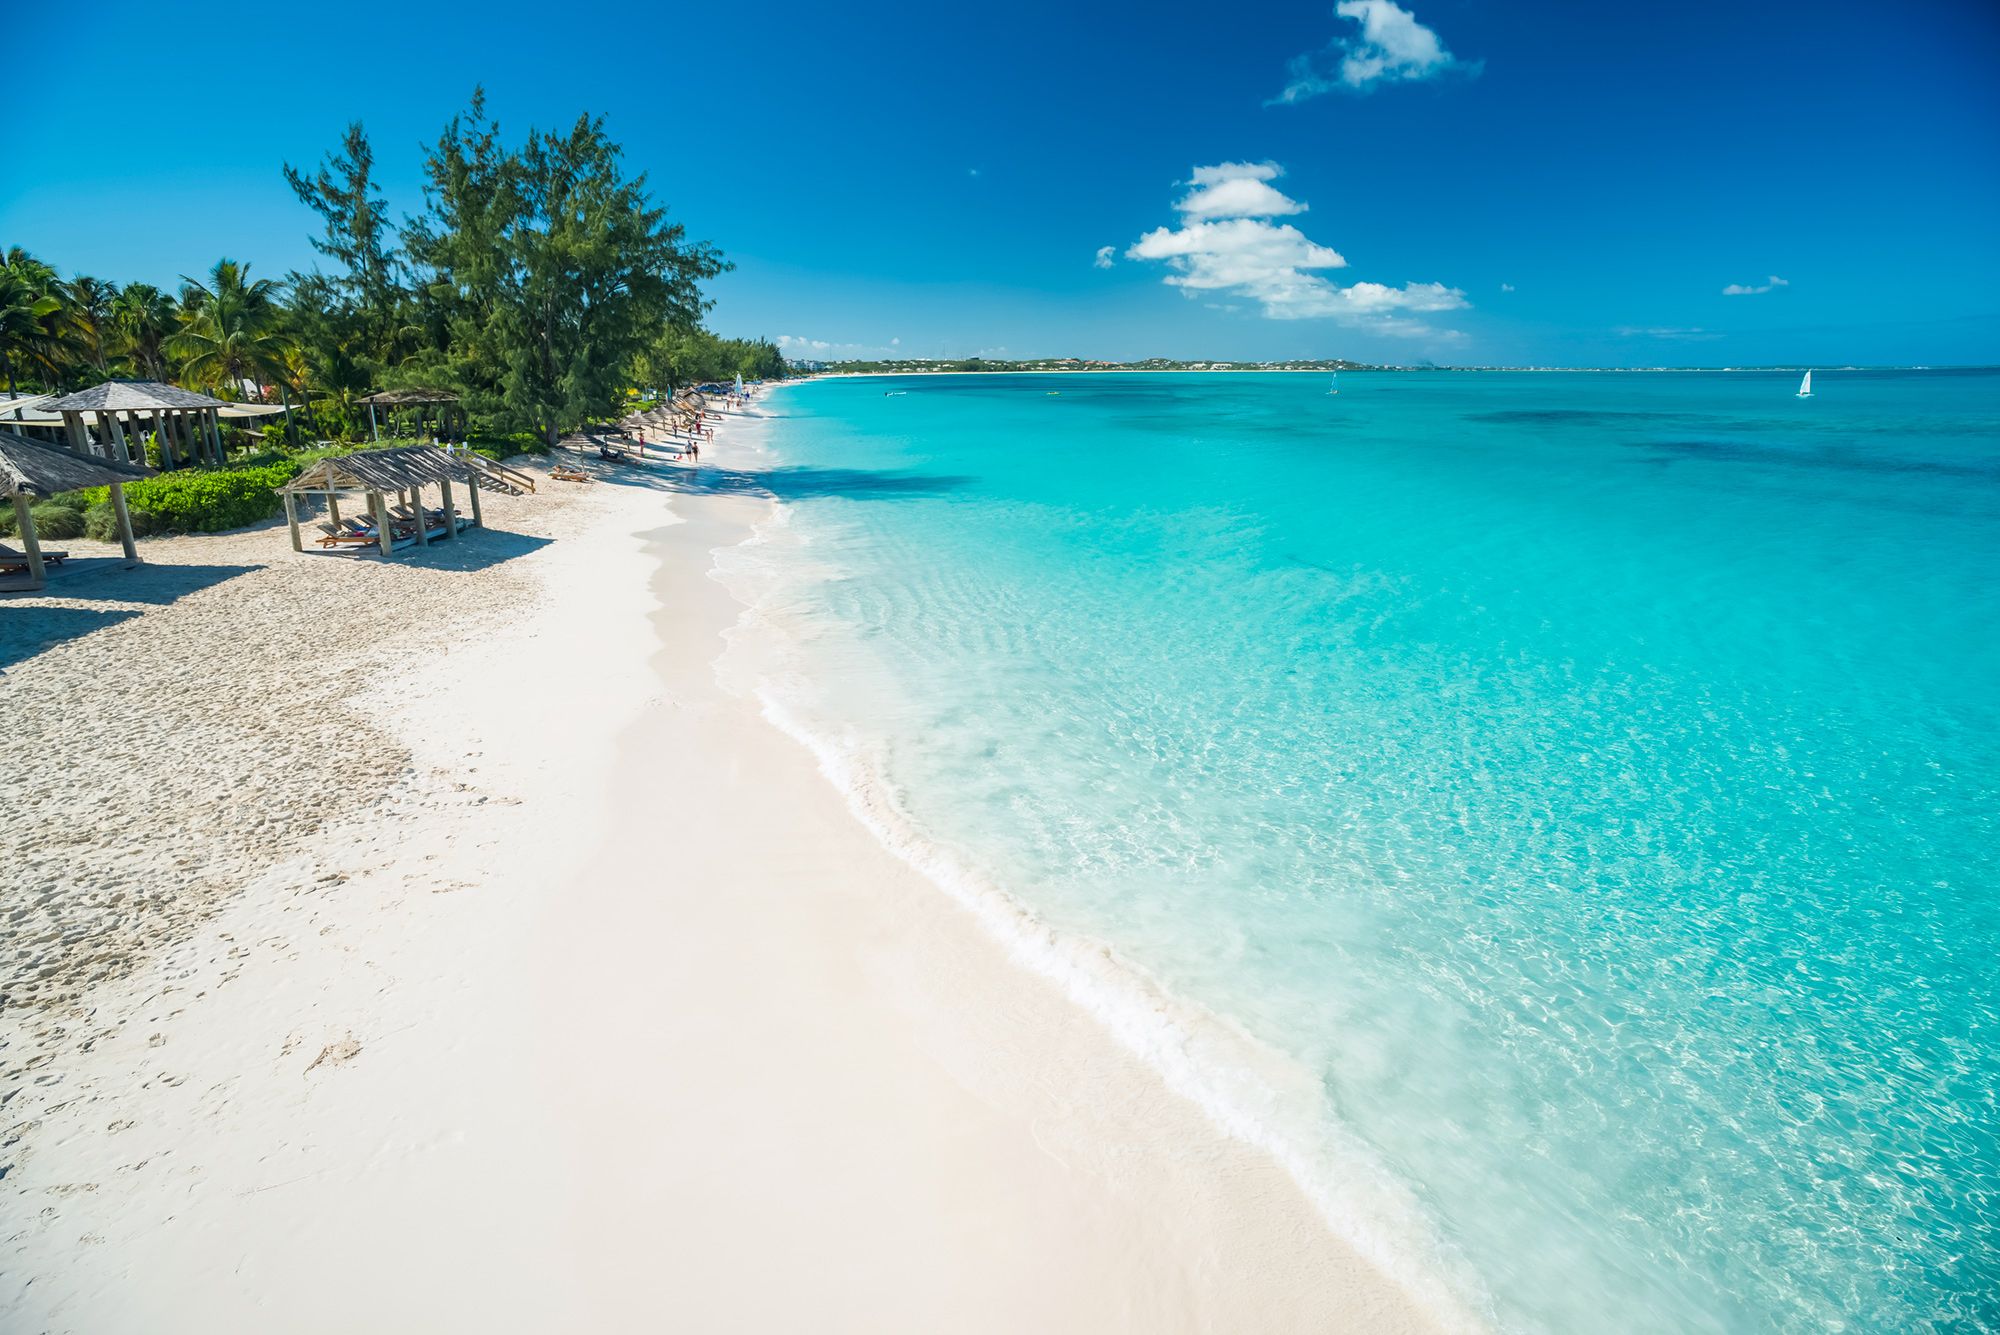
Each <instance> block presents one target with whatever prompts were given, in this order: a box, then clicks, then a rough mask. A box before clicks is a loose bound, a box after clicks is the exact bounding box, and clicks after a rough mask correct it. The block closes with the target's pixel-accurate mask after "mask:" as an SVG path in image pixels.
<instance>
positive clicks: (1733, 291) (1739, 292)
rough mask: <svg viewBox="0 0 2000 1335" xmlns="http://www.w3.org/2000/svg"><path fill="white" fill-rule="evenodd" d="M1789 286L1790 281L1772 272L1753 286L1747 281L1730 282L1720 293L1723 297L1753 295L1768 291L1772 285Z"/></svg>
mask: <svg viewBox="0 0 2000 1335" xmlns="http://www.w3.org/2000/svg"><path fill="white" fill-rule="evenodd" d="M1790 286H1791V284H1790V283H1788V282H1786V281H1785V280H1784V279H1782V278H1780V277H1778V275H1776V274H1772V275H1771V276H1770V277H1769V278H1767V279H1765V280H1764V281H1763V282H1761V283H1759V284H1757V285H1756V286H1754V287H1753V286H1751V285H1750V284H1748V283H1731V284H1730V285H1729V286H1728V287H1725V288H1723V289H1722V295H1723V296H1725V297H1754V296H1757V295H1759V294H1760V293H1764V292H1769V291H1770V290H1771V289H1772V288H1774V287H1790Z"/></svg>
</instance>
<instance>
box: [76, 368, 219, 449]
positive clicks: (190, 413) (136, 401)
mask: <svg viewBox="0 0 2000 1335" xmlns="http://www.w3.org/2000/svg"><path fill="white" fill-rule="evenodd" d="M229 406H233V405H228V404H225V403H224V402H223V401H222V400H221V399H216V398H210V397H209V396H208V395H206V394H197V393H196V392H195V391H193V390H191V389H182V388H181V387H180V386H179V385H163V384H161V383H160V382H159V381H157V380H108V381H106V382H105V383H103V384H101V385H92V386H91V387H90V388H89V389H82V390H78V391H77V392H76V393H74V394H65V395H63V396H62V397H61V398H59V399H53V400H50V401H49V402H47V403H44V404H42V405H41V408H40V411H42V412H44V413H52V414H55V415H56V416H57V417H59V418H60V419H61V421H62V424H63V426H64V427H65V428H66V429H67V430H68V432H69V443H70V448H71V449H73V450H75V451H77V452H78V453H79V454H82V453H85V452H86V451H88V450H89V448H90V437H89V433H88V432H87V431H86V430H85V429H84V420H83V415H84V414H85V413H92V414H94V415H95V416H96V418H97V428H98V445H99V449H98V452H99V453H101V454H104V455H106V456H107V457H110V456H113V455H115V457H116V458H118V459H119V460H120V461H121V462H124V463H130V462H132V451H131V448H130V447H129V446H128V445H127V444H126V442H125V426H126V424H127V423H128V422H129V423H132V424H133V425H135V426H136V424H137V420H138V419H139V418H140V417H151V418H152V419H153V422H154V427H155V429H156V430H158V432H159V433H160V461H161V462H162V463H164V464H166V466H167V467H169V468H172V467H174V466H175V464H176V463H177V462H178V460H177V458H176V457H175V453H176V452H175V449H174V438H175V436H176V435H178V436H179V437H180V441H181V447H182V449H183V450H184V451H185V452H186V454H187V456H188V457H189V458H190V459H199V458H201V457H203V456H204V455H207V456H208V457H210V458H212V459H213V460H214V462H216V463H217V464H220V463H222V462H223V452H222V431H221V427H220V424H219V419H218V418H217V415H216V414H217V410H218V409H221V408H224V407H229ZM107 441H108V442H109V447H108V448H107V447H106V442H107ZM141 462H144V461H143V460H141Z"/></svg>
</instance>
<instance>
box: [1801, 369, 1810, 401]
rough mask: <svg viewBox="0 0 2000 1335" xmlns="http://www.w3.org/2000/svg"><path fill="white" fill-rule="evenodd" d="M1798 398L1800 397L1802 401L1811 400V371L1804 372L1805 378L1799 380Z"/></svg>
mask: <svg viewBox="0 0 2000 1335" xmlns="http://www.w3.org/2000/svg"><path fill="white" fill-rule="evenodd" d="M1799 397H1800V398H1802V399H1809V398H1811V397H1812V372H1811V371H1807V372H1806V378H1805V379H1804V380H1801V381H1799Z"/></svg>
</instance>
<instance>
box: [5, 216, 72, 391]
mask: <svg viewBox="0 0 2000 1335" xmlns="http://www.w3.org/2000/svg"><path fill="white" fill-rule="evenodd" d="M58 286H59V285H58V283H57V282H56V271H55V270H54V269H51V268H50V267H49V266H48V265H46V264H43V263H42V262H41V261H40V260H38V259H36V258H35V257H34V256H33V255H30V254H29V253H28V252H27V251H25V250H22V249H21V248H20V247H19V246H9V247H8V248H7V252H6V254H5V255H0V362H4V363H5V369H6V373H7V394H8V397H10V398H12V397H14V396H15V394H16V393H17V389H16V386H15V381H14V377H15V374H16V372H17V370H24V369H27V368H30V367H33V368H35V369H37V370H38V371H40V372H41V375H40V376H39V377H38V379H40V380H41V381H42V382H43V385H44V387H45V388H53V387H55V386H56V384H57V383H58V382H59V381H60V380H61V378H62V365H63V364H62V358H61V355H60V351H61V345H62V337H61V321H62V309H63V303H62V298H61V297H60V296H58V295H57V292H56V289H57V287H58Z"/></svg>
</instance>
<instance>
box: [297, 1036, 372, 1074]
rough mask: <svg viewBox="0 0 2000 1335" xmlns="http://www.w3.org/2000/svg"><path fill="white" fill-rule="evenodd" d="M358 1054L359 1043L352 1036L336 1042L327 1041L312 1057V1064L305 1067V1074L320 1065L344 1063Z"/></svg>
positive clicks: (359, 1050) (310, 1072)
mask: <svg viewBox="0 0 2000 1335" xmlns="http://www.w3.org/2000/svg"><path fill="white" fill-rule="evenodd" d="M360 1055H361V1045H360V1044H359V1043H357V1042H355V1041H354V1040H353V1039H352V1038H343V1039H341V1040H340V1041H339V1042H338V1043H329V1044H327V1045H326V1046H325V1047H323V1048H321V1049H320V1052H319V1056H317V1057H314V1058H313V1059H312V1065H311V1066H308V1067H306V1074H307V1075H311V1074H312V1073H313V1072H314V1071H315V1070H317V1069H318V1068H319V1067H320V1066H321V1065H327V1066H340V1065H344V1064H345V1063H347V1062H351V1061H353V1060H354V1059H355V1058H356V1057H359V1056H360Z"/></svg>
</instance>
